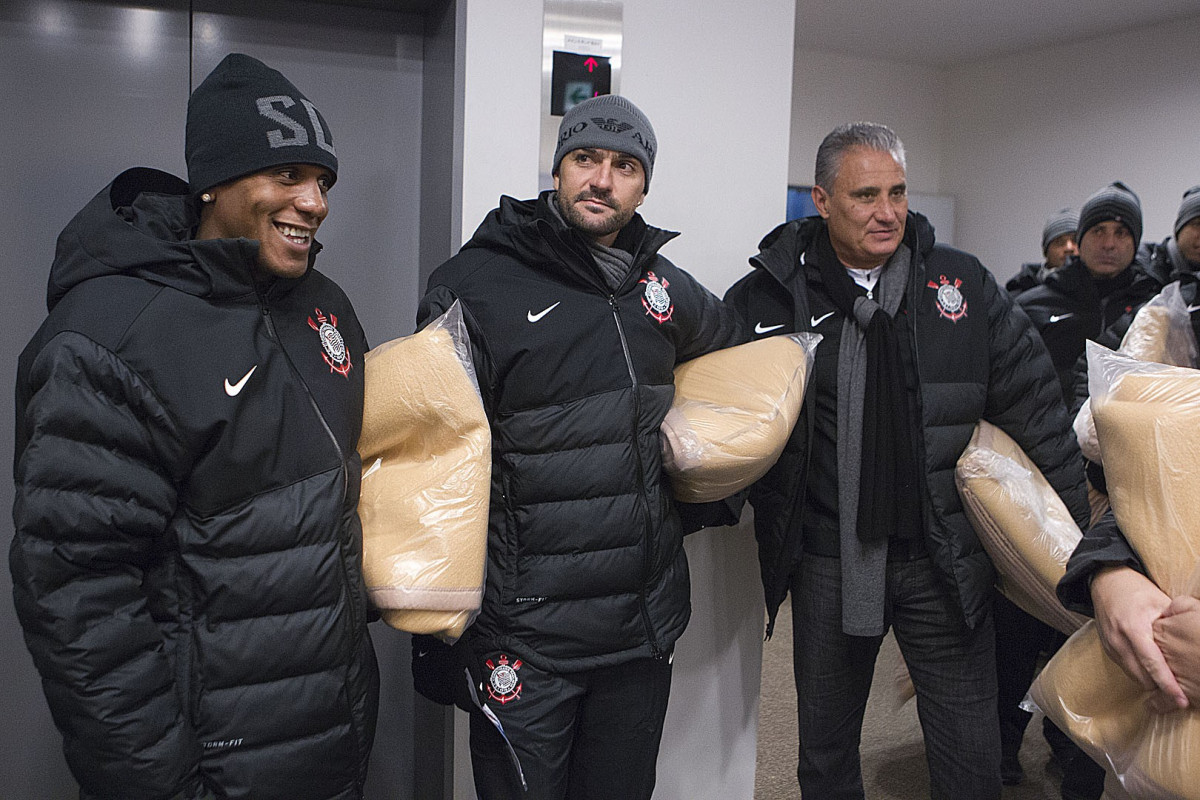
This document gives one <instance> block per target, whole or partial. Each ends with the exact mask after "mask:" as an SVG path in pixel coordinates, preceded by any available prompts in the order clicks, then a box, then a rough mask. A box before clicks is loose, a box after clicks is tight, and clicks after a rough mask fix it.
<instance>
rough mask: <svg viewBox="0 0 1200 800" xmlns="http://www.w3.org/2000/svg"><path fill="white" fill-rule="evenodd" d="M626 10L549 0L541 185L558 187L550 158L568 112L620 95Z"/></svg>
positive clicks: (607, 1) (599, 0)
mask: <svg viewBox="0 0 1200 800" xmlns="http://www.w3.org/2000/svg"><path fill="white" fill-rule="evenodd" d="M623 13H624V9H623V6H622V4H621V3H619V2H613V0H546V3H545V11H544V16H543V21H542V108H541V115H542V124H541V149H540V150H539V153H540V157H539V158H538V164H539V170H538V185H539V188H542V189H549V188H552V187H553V186H554V180H553V178H552V177H551V175H550V159H551V158H553V156H554V148H555V145H557V143H558V124H559V123H560V122H561V121H562V112H563V111H567V110H569V109H570V107H571V106H572V105H574V104H576V103H577V102H579V101H581V100H583V99H586V98H587V97H591V96H593V95H595V94H619V93H620V87H621V26H622V19H623ZM606 79H607V80H606ZM605 84H607V85H605Z"/></svg>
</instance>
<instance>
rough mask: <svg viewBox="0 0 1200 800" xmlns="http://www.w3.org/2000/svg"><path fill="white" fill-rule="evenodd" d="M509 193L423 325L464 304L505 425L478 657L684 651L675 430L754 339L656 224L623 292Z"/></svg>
mask: <svg viewBox="0 0 1200 800" xmlns="http://www.w3.org/2000/svg"><path fill="white" fill-rule="evenodd" d="M550 194H551V193H550V192H546V193H543V194H542V196H541V197H539V198H538V199H537V200H530V201H517V200H514V199H512V198H510V197H504V198H501V201H500V207H499V208H498V209H496V210H494V211H492V212H491V213H490V214H489V215H488V217H487V218H486V219H485V220H484V222H483V224H482V225H481V226H480V227H479V230H478V231H476V233H475V235H474V237H473V238H472V239H471V240H470V241H469V242H467V244H466V245H464V246H463V249H462V251H461V252H460V253H459V254H458V255H457V256H455V257H454V258H452V259H451V260H450V261H448V262H446V263H445V264H443V265H442V266H441V267H439V268H438V269H437V270H436V271H435V272H434V273H433V275H432V276H431V277H430V279H429V290H428V293H427V294H426V296H425V298H424V300H423V301H422V303H421V308H420V310H419V312H418V317H419V319H418V322H419V323H420V324H425V323H426V322H428V321H429V320H430V319H433V318H434V317H436V316H438V315H439V314H441V313H442V312H443V311H445V310H446V309H447V308H448V307H449V306H450V304H452V303H453V302H454V301H455V300H456V299H457V300H459V301H461V302H462V306H463V311H464V313H465V316H466V320H467V326H468V329H469V331H470V334H471V338H472V345H473V347H474V348H475V358H476V368H477V371H478V373H479V378H480V384H481V389H482V391H483V395H484V405H485V407H486V408H487V412H488V416H489V419H490V420H491V424H492V442H493V446H492V458H493V466H492V504H491V520H490V526H489V531H488V536H489V542H488V563H487V588H486V591H485V595H484V602H483V609H482V612H481V613H480V616H479V618H478V619H477V620H476V621H475V623H474V624H473V625H472V627H471V628H470V629H469V631H468V637H469V639H470V641H471V644H472V646H473V647H474V648H475V649H476V650H477V651H478V650H481V649H491V648H498V649H506V650H508V651H509V652H515V653H517V654H519V655H520V656H521V657H522V658H523V659H526V660H529V661H531V662H532V663H534V664H538V665H539V666H542V667H543V668H546V669H554V670H559V671H570V670H573V669H587V668H593V667H598V666H604V665H607V664H615V663H620V662H622V661H626V660H629V659H633V658H637V657H645V656H658V655H662V654H664V653H666V652H667V651H669V650H670V648H671V647H672V646H673V645H674V643H675V640H676V639H677V638H679V635H680V634H681V633H682V632H683V629H684V626H685V625H686V624H687V621H688V616H689V614H690V593H689V584H688V572H687V561H686V558H685V556H684V552H683V533H682V530H681V526H680V521H679V516H678V514H677V513H676V508H675V502H674V501H673V499H672V498H671V496H670V491H669V488H668V486H667V484H666V483H665V480H664V476H663V473H662V462H661V453H660V444H659V433H658V429H659V426H660V424H661V423H662V420H663V417H664V416H665V414H666V412H667V409H668V408H669V407H670V404H671V400H672V397H673V396H674V376H673V373H672V370H673V369H674V367H675V365H676V364H678V363H679V362H681V361H686V360H687V359H690V358H694V357H696V356H699V355H702V354H704V353H707V352H709V351H711V350H716V349H719V348H722V347H726V346H728V345H732V344H737V343H739V342H740V341H741V339H742V336H741V333H740V328H739V326H738V324H737V322H736V319H735V317H734V315H733V313H732V312H731V311H730V310H729V309H727V308H726V307H725V306H724V305H723V304H722V303H721V301H720V300H718V299H717V298H716V297H714V296H713V295H712V294H711V293H710V292H708V291H707V290H706V289H704V287H702V286H701V285H700V284H699V283H698V282H697V281H696V280H695V279H694V278H692V277H691V276H690V275H688V274H687V273H686V272H684V271H682V270H680V269H679V268H678V267H676V266H675V265H673V264H672V263H671V262H670V261H668V260H667V259H665V258H663V257H662V256H660V255H658V249H659V248H660V247H661V246H662V245H663V244H665V243H666V242H667V241H669V240H670V239H671V238H673V237H674V235H675V234H672V233H667V232H665V231H661V230H658V229H656V228H651V227H648V226H647V225H646V224H645V223H644V222H643V221H642V219H641V217H640V216H635V217H634V218H633V220H632V221H631V222H630V223H629V224H628V225H626V227H625V229H624V230H623V231H622V232H621V234H620V235H619V237H618V240H617V242H616V246H617V247H619V248H621V249H624V250H626V251H628V252H630V253H633V254H634V269H633V271H632V272H631V274H630V275H629V276H628V277H627V278H626V279H625V281H624V283H622V285H621V286H620V287H619V289H618V290H617V291H615V292H613V291H610V290H609V289H608V288H607V286H606V285H605V283H604V282H603V280H602V279H601V277H600V273H599V271H598V269H597V267H596V265H595V262H594V260H593V258H592V256H591V253H590V251H589V250H588V248H587V245H586V244H585V243H584V240H583V239H582V238H581V236H580V235H579V234H578V233H577V232H575V231H574V230H571V229H569V228H567V227H565V226H563V225H562V224H560V223H558V222H556V221H555V219H554V216H553V212H552V210H551V209H550V208H549V206H548V205H547V203H548V201H549V197H550Z"/></svg>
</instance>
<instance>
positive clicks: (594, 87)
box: [550, 50, 612, 117]
mask: <svg viewBox="0 0 1200 800" xmlns="http://www.w3.org/2000/svg"><path fill="white" fill-rule="evenodd" d="M602 94H612V64H611V62H610V61H609V59H608V57H607V56H598V55H593V54H591V53H565V52H563V51H562V50H555V51H554V58H553V65H552V66H551V73H550V113H551V114H552V115H553V116H556V117H561V116H562V115H563V114H565V113H567V112H568V111H570V110H571V109H572V108H574V107H575V106H577V105H579V104H580V103H582V102H583V101H584V100H587V99H588V98H590V97H599V96H600V95H602Z"/></svg>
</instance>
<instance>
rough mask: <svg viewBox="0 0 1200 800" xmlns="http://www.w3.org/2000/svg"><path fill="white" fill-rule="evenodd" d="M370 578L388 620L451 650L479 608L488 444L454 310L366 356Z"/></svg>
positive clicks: (364, 498)
mask: <svg viewBox="0 0 1200 800" xmlns="http://www.w3.org/2000/svg"><path fill="white" fill-rule="evenodd" d="M364 378H365V382H366V397H365V402H364V406H363V427H362V434H361V436H360V437H359V443H358V449H359V454H360V455H361V456H362V463H363V480H362V493H361V498H360V500H359V506H358V513H359V517H360V518H361V519H362V527H363V571H364V575H365V577H366V582H367V589H368V591H369V592H370V596H371V600H372V602H374V604H375V606H376V607H377V608H379V610H380V612H381V614H382V615H383V619H384V621H386V622H387V623H388V624H389V625H391V626H392V627H394V628H399V629H400V630H404V631H409V632H410V633H427V634H434V635H437V636H439V637H440V638H442V639H444V640H446V641H450V642H453V641H454V640H456V639H457V638H458V637H459V636H461V635H462V632H463V631H464V630H465V629H466V627H467V626H468V625H469V624H470V623H471V622H473V621H474V618H475V616H476V615H477V614H478V611H479V607H480V603H481V601H482V597H483V581H484V574H483V571H484V563H485V554H486V547H487V520H488V496H489V491H490V483H491V433H490V430H489V427H488V421H487V417H486V416H485V414H484V410H483V405H482V402H481V401H480V398H479V390H478V388H477V383H476V381H475V374H474V369H473V367H472V365H471V358H470V345H469V343H468V341H467V338H466V330H465V327H464V326H463V325H462V317H461V313H460V311H459V309H458V305H457V304H455V306H453V307H452V308H451V309H450V311H448V312H446V314H445V315H443V316H442V317H440V318H439V319H437V320H435V321H434V322H433V323H432V324H430V325H429V326H428V327H426V328H425V329H424V330H422V331H420V332H419V333H416V334H413V335H412V336H406V337H403V338H400V339H395V340H393V341H390V342H387V343H385V344H383V345H380V346H379V347H377V348H375V349H374V350H371V351H370V352H368V353H367V355H366V359H365V366H364Z"/></svg>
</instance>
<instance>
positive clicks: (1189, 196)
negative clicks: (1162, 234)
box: [1175, 186, 1200, 236]
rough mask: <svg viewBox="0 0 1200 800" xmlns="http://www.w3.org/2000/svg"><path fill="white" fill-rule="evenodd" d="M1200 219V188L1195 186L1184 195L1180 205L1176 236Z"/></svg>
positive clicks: (1176, 219)
mask: <svg viewBox="0 0 1200 800" xmlns="http://www.w3.org/2000/svg"><path fill="white" fill-rule="evenodd" d="M1196 217H1200V186H1193V187H1192V188H1190V189H1188V190H1187V191H1186V192H1184V193H1183V201H1182V202H1181V203H1180V204H1179V214H1178V215H1177V216H1176V217H1175V235H1176V236H1178V235H1179V232H1180V231H1181V230H1183V226H1184V225H1187V224H1188V223H1189V222H1191V221H1192V220H1194V219H1195V218H1196Z"/></svg>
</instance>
